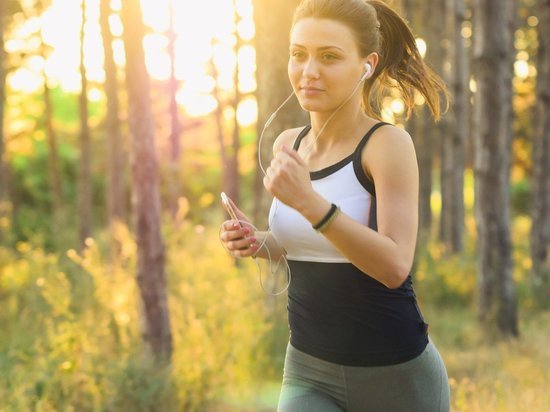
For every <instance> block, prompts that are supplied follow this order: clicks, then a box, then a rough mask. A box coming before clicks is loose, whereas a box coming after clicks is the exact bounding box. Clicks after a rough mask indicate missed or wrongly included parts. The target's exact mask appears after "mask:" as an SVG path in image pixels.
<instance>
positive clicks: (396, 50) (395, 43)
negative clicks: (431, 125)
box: [363, 0, 449, 120]
mask: <svg viewBox="0 0 550 412" xmlns="http://www.w3.org/2000/svg"><path fill="white" fill-rule="evenodd" d="M367 4H369V5H371V6H372V7H373V8H374V9H375V10H376V15H377V17H378V21H379V23H380V28H379V32H380V46H379V50H378V54H379V56H380V62H379V64H378V66H377V68H376V71H375V73H374V75H373V76H372V78H371V79H370V81H369V82H366V83H365V86H364V88H363V104H364V107H365V110H366V112H367V113H368V114H369V115H373V116H376V117H379V116H378V113H380V111H381V102H382V98H383V93H384V89H385V88H391V87H393V86H395V85H397V87H398V89H399V91H400V92H401V95H402V98H403V100H404V102H405V107H406V109H407V118H409V117H410V114H411V111H412V110H413V108H414V104H415V91H418V92H419V93H420V94H421V95H422V96H423V97H424V99H425V100H426V103H427V105H428V107H429V109H430V111H431V113H432V115H433V117H434V119H435V120H439V119H440V118H441V99H440V93H441V94H443V97H444V98H445V111H446V110H447V109H448V108H449V93H448V91H447V88H446V86H445V83H444V82H443V80H442V79H441V78H440V77H439V76H438V75H437V74H436V73H435V72H434V71H433V70H432V69H431V68H430V67H429V66H428V65H427V64H426V63H425V62H424V60H423V59H422V56H421V55H420V52H419V51H418V48H417V46H416V40H415V38H414V35H413V34H412V32H411V30H410V28H409V27H408V25H407V23H406V22H405V21H404V20H403V18H402V17H401V16H399V14H397V13H396V12H395V11H394V10H392V9H391V8H390V7H388V5H386V4H385V3H384V2H382V1H380V0H368V1H367ZM373 108H374V110H373Z"/></svg>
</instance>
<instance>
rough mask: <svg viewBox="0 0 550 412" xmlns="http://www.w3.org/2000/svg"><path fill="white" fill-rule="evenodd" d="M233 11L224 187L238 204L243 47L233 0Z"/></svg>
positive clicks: (235, 5)
mask: <svg viewBox="0 0 550 412" xmlns="http://www.w3.org/2000/svg"><path fill="white" fill-rule="evenodd" d="M233 10H234V23H235V38H236V40H237V41H236V42H235V60H236V61H235V71H234V73H233V89H234V95H233V102H232V106H233V134H232V137H231V149H230V153H231V156H230V158H229V160H230V161H229V164H228V168H227V170H226V173H224V174H225V178H226V183H225V185H224V186H225V187H226V190H227V192H228V195H229V196H231V198H232V199H233V200H234V201H235V202H236V203H237V204H240V199H239V197H240V175H239V151H240V148H241V143H240V134H241V128H240V125H239V119H238V117H237V111H238V109H239V104H240V103H241V99H242V96H241V91H240V90H239V69H240V65H239V51H240V50H241V46H242V45H243V41H242V39H241V36H240V35H239V31H238V29H237V28H238V24H239V15H238V13H237V0H233Z"/></svg>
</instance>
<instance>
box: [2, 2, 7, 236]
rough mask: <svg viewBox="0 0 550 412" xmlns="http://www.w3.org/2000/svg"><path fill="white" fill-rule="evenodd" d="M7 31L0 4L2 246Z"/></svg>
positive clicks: (5, 196) (4, 207)
mask: <svg viewBox="0 0 550 412" xmlns="http://www.w3.org/2000/svg"><path fill="white" fill-rule="evenodd" d="M5 29H6V2H5V1H1V2H0V244H2V241H3V240H4V236H3V231H4V225H3V224H2V223H1V222H2V221H3V220H4V219H7V217H8V215H9V212H8V205H7V199H8V191H7V183H8V179H7V177H6V169H7V168H6V159H5V144H4V142H5V136H4V107H5V104H6V70H5V65H6V51H5V49H4V30H5Z"/></svg>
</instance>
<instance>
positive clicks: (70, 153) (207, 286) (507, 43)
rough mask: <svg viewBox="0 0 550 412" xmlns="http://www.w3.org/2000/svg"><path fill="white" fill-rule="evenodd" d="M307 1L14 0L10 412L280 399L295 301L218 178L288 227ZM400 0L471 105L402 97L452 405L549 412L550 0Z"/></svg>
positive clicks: (8, 190) (441, 69)
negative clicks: (222, 234)
mask: <svg viewBox="0 0 550 412" xmlns="http://www.w3.org/2000/svg"><path fill="white" fill-rule="evenodd" d="M297 3H298V1H297V0H278V1H276V0H203V1H201V2H186V1H177V0H154V1H153V0H142V1H138V0H123V1H122V0H111V1H108V0H81V1H78V0H0V33H1V39H0V40H1V42H0V46H1V47H0V68H1V69H0V97H1V99H0V116H1V118H2V121H0V124H1V125H2V127H0V159H1V164H0V411H28V410H35V411H59V410H63V411H71V410H74V411H273V410H275V407H276V402H277V396H278V390H279V388H280V379H281V374H282V362H283V356H284V349H285V346H286V343H287V340H288V329H287V321H286V312H285V310H286V298H285V295H284V294H282V295H280V296H276V297H274V296H271V295H269V294H266V293H265V292H264V291H263V290H262V288H261V286H260V282H259V278H258V268H257V267H256V265H255V264H254V262H252V261H241V262H236V261H234V260H233V259H232V258H231V257H230V256H229V255H228V254H227V253H226V251H225V250H224V249H223V247H222V246H221V244H220V242H219V240H218V230H219V225H220V223H221V222H222V221H223V220H225V219H226V215H225V214H224V211H223V209H222V208H221V204H220V202H219V192H220V191H222V190H223V191H225V192H227V193H228V194H229V195H230V196H231V197H232V198H233V199H234V200H235V202H236V203H237V204H239V205H240V206H241V208H242V209H243V210H245V211H246V212H247V213H248V215H249V216H251V217H254V222H255V223H256V225H257V226H258V227H266V226H267V221H266V211H267V207H268V204H269V201H270V199H269V198H267V196H266V195H265V193H264V191H263V188H262V185H261V171H260V169H259V167H258V163H259V162H258V156H259V157H260V158H261V159H262V163H264V164H266V163H267V162H269V159H270V155H271V147H270V143H271V142H272V141H273V139H274V137H275V136H276V135H277V134H278V133H279V132H280V131H282V130H284V129H285V128H287V127H290V126H296V125H300V124H305V123H306V122H307V116H306V115H305V113H303V112H302V111H301V109H300V108H299V106H297V104H296V102H295V101H292V102H291V103H289V105H288V106H286V107H285V109H283V110H282V111H281V112H280V114H279V115H278V116H277V118H276V119H275V121H274V122H273V124H272V125H271V126H270V127H269V128H268V130H267V131H266V134H265V142H264V143H263V144H262V146H261V150H260V153H258V139H259V135H260V132H261V130H262V128H263V125H264V123H265V121H266V120H267V119H268V118H269V116H270V114H271V113H272V112H273V111H274V110H275V109H276V108H277V107H278V106H279V104H281V103H282V102H283V101H284V99H285V98H286V97H287V96H288V94H290V91H291V89H290V86H289V84H288V81H287V77H286V63H287V59H288V31H289V25H290V18H291V15H292V11H293V9H294V7H295V6H296V5H297ZM388 3H391V4H392V5H393V6H395V7H396V9H397V10H399V11H400V12H401V13H402V15H404V16H405V17H406V19H407V20H408V21H409V23H410V25H411V27H412V29H413V32H414V34H415V36H416V37H417V43H418V45H419V48H420V50H421V51H422V53H423V55H424V57H425V59H426V61H427V62H428V63H429V64H430V65H431V66H432V67H433V68H434V69H435V70H436V71H437V72H438V73H440V74H441V75H442V76H443V77H444V78H445V80H446V82H447V84H448V86H449V89H450V91H451V94H452V97H453V99H452V105H451V109H450V111H449V112H447V114H446V115H445V116H444V118H443V119H442V121H441V122H439V123H437V124H435V123H434V122H433V121H432V120H431V119H430V118H429V117H428V116H427V114H426V112H427V111H426V109H425V107H424V102H423V101H422V100H421V99H417V101H416V103H417V104H416V109H417V110H416V113H415V114H413V116H411V117H410V118H409V119H406V116H405V115H406V114H405V113H404V105H403V101H402V99H401V97H400V96H399V95H395V94H392V93H388V95H387V97H386V98H385V100H384V107H383V111H382V117H383V118H384V120H386V121H390V122H393V123H395V124H396V125H398V126H399V127H404V128H406V129H407V130H408V131H409V133H410V134H411V136H412V138H413V140H414V142H415V146H416V150H417V155H418V161H419V168H420V174H421V193H420V194H421V196H420V204H419V211H420V231H419V238H418V246H417V256H416V260H415V265H414V268H413V272H414V274H413V276H414V283H415V288H416V291H417V295H418V297H419V302H420V305H421V307H422V310H423V312H424V314H425V317H426V319H427V321H428V322H429V324H430V333H431V336H432V339H434V341H435V342H436V344H437V345H438V347H439V349H440V351H441V353H442V355H443V357H444V359H445V362H446V364H447V369H448V374H449V379H450V385H451V390H452V408H453V411H514V412H515V411H547V410H550V393H549V391H548V386H549V385H550V350H549V349H548V346H547V339H548V338H549V337H550V303H549V302H550V281H549V276H550V263H549V261H550V253H548V252H549V248H550V186H549V185H550V183H549V182H550V179H548V175H549V172H550V171H549V170H548V169H549V168H550V124H549V119H550V44H549V42H550V32H549V30H548V28H549V27H550V1H548V0H538V1H536V0H517V1H516V0H437V1H430V2H427V1H420V0H395V1H388ZM264 272H265V267H264ZM264 276H265V273H264ZM263 281H264V282H266V285H267V286H268V287H273V288H278V287H280V286H281V284H277V282H275V281H273V279H270V278H267V279H265V278H264V279H263Z"/></svg>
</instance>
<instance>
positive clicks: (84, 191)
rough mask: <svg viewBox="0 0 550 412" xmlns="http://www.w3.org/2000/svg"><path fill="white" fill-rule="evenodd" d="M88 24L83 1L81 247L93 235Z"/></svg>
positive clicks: (79, 200) (79, 188) (79, 201)
mask: <svg viewBox="0 0 550 412" xmlns="http://www.w3.org/2000/svg"><path fill="white" fill-rule="evenodd" d="M85 24H86V0H83V1H82V25H81V29H80V82H81V89H82V90H81V92H80V99H79V109H80V159H79V162H78V167H79V169H78V172H79V173H78V216H79V229H80V230H79V239H80V247H81V248H83V247H84V246H85V241H86V239H87V238H88V237H90V235H91V233H92V164H91V161H92V160H91V158H92V149H91V144H90V127H89V125H88V95H87V94H88V81H87V79H86V67H85V66H84V25H85Z"/></svg>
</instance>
